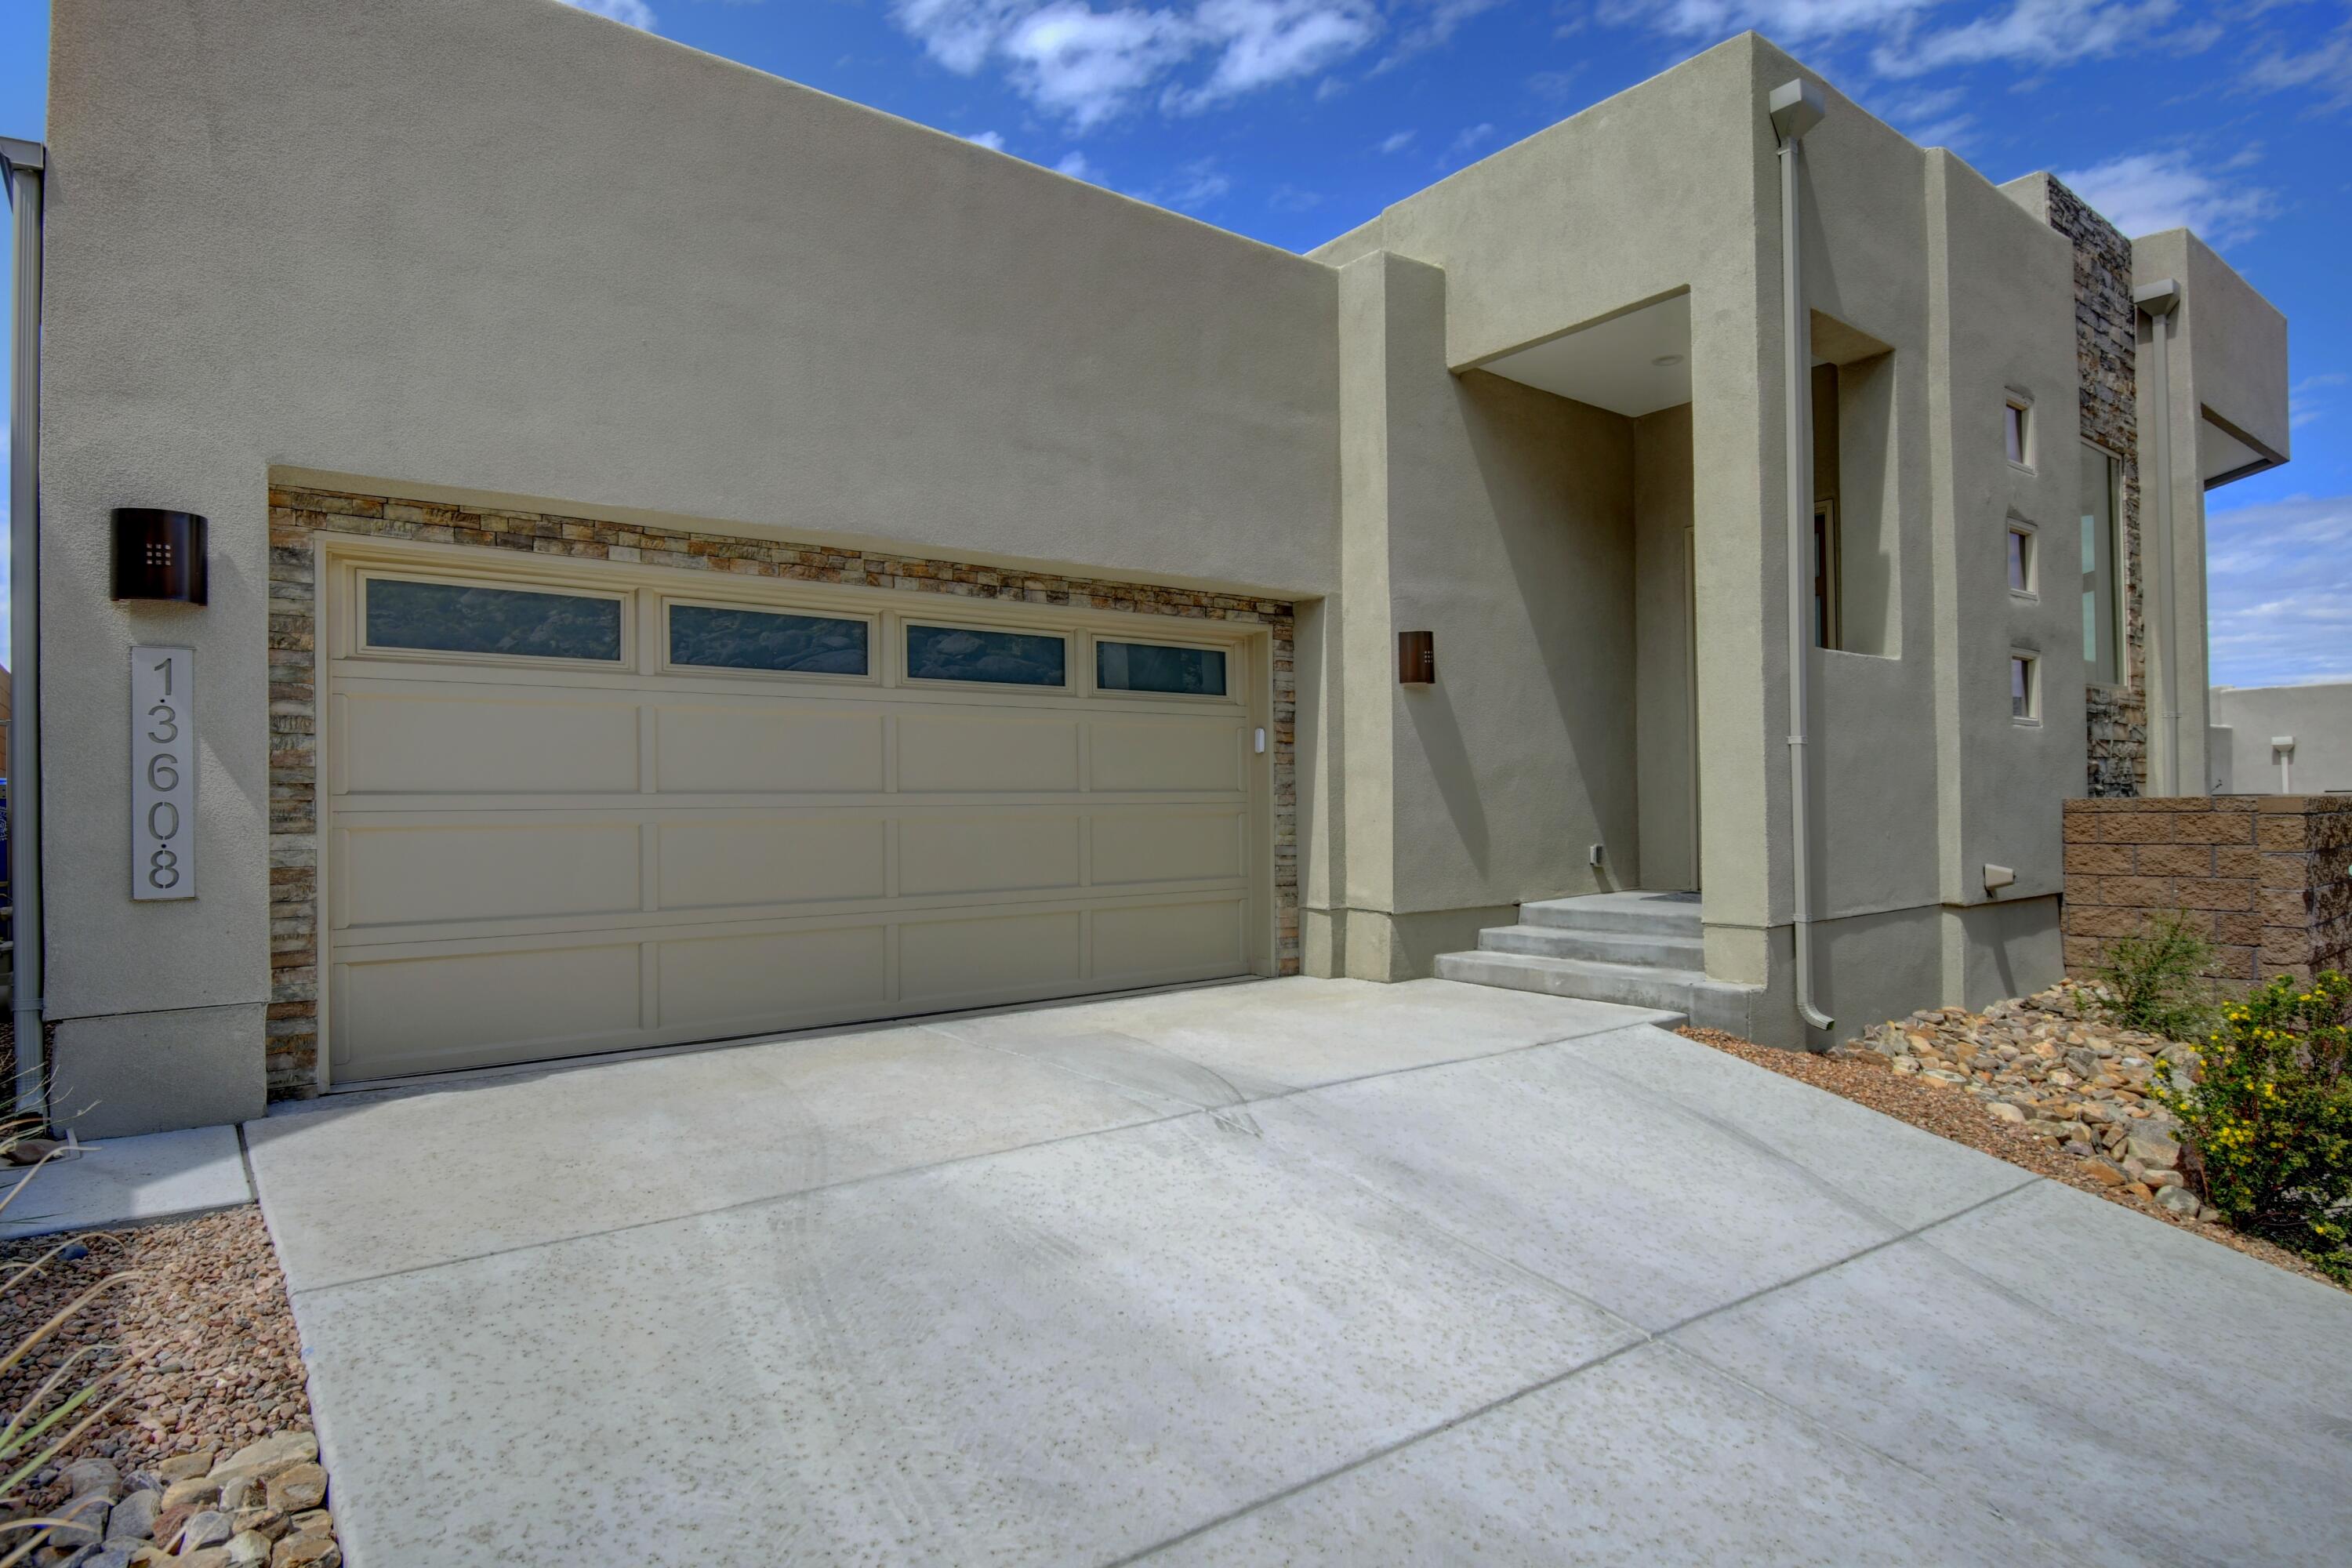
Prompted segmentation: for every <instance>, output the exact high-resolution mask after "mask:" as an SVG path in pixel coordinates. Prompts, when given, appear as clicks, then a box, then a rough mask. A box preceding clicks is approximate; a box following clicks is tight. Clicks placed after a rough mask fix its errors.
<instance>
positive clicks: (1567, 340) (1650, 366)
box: [1477, 294, 1691, 417]
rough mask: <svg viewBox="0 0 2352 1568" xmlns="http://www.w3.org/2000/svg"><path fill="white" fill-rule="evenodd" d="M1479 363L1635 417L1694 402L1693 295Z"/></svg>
mask: <svg viewBox="0 0 2352 1568" xmlns="http://www.w3.org/2000/svg"><path fill="white" fill-rule="evenodd" d="M1477 368H1479V369H1480V370H1484V371H1490V372H1492V373H1493V374H1496V375H1500V376H1507V377H1508V378H1509V379H1510V380H1512V381H1517V382H1524V383H1526V384H1528V385H1529V386H1537V387H1541V388H1542V389H1543V390H1544V391H1546V392H1550V393H1557V394H1559V395H1560V396H1562V397H1572V398H1574V399H1576V401H1577V402H1579V403H1590V404H1591V405H1593V406H1594V407H1596V408H1606V409H1608V410H1609V411H1610V412H1611V413H1612V414H1622V415H1625V416H1629V417H1633V416H1640V415H1643V414H1655V413H1656V412H1657V411H1658V410H1659V409H1661V408H1672V407H1673V406H1675V405H1676V404H1678V403H1688V402H1689V401H1690V400H1691V378H1690V296H1689V295H1688V294H1676V295H1674V296H1673V297H1671V298H1669V299H1664V300H1659V301H1658V302H1657V303H1656V304H1654V305H1644V306H1643V307H1642V308H1641V309H1640V310H1628V311H1626V312H1625V313H1624V314H1623V315H1622V316H1612V317H1610V318H1609V319H1608V320H1607V321H1595V322H1594V323H1593V324H1592V325H1591V326H1589V327H1580V328H1578V329H1577V330H1576V331H1572V332H1563V333H1561V334H1560V335H1559V337H1556V338H1547V339H1545V340H1544V341H1543V342H1539V343H1533V344H1530V345H1529V346H1528V347H1527V348H1523V349H1514V350H1512V351H1511V352H1510V353H1507V354H1504V355H1502V356H1501V357H1499V358H1497V359H1490V360H1488V361H1487V362H1486V363H1484V364H1482V365H1480V366H1478V367H1477Z"/></svg>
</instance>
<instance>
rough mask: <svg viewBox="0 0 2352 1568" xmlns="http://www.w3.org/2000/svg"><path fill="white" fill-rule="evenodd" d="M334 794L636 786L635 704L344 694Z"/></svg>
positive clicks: (560, 791)
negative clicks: (339, 762) (339, 774)
mask: <svg viewBox="0 0 2352 1568" xmlns="http://www.w3.org/2000/svg"><path fill="white" fill-rule="evenodd" d="M334 717H335V720H336V721H337V722H339V723H340V724H341V728H342V734H341V756H342V759H343V766H342V777H341V781H340V787H341V789H342V790H343V791H346V792H348V793H350V794H353V795H365V794H373V793H383V794H407V795H455V794H479V795H509V794H516V795H521V794H529V795H557V794H582V793H588V792H596V791H605V792H610V791H615V790H621V791H626V790H635V788H636V787H637V706H636V704H635V702H633V701H631V702H561V701H552V700H530V699H523V700H512V699H508V700H484V699H479V698H467V697H453V696H447V695H440V694H432V695H407V694H395V693H391V692H380V691H368V692H351V693H347V694H345V695H344V696H343V698H342V700H341V701H340V702H339V703H338V704H337V705H336V710H335V714H334Z"/></svg>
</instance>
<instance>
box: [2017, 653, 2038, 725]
mask: <svg viewBox="0 0 2352 1568" xmlns="http://www.w3.org/2000/svg"><path fill="white" fill-rule="evenodd" d="M2009 716H2010V717H2011V719H2014V720H2016V721H2018V722H2019V723H2021V724H2030V723H2032V722H2033V721H2036V720H2038V719H2040V718H2041V717H2042V661H2041V660H2040V659H2038V658H2034V657H2033V656H2032V654H2030V653H2012V654H2011V655H2010V656H2009Z"/></svg>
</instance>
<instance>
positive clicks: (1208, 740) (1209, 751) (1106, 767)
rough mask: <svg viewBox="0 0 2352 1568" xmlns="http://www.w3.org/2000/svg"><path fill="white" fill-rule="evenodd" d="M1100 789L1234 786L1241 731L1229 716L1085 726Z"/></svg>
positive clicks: (1239, 779)
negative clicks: (1224, 718)
mask: <svg viewBox="0 0 2352 1568" xmlns="http://www.w3.org/2000/svg"><path fill="white" fill-rule="evenodd" d="M1089 731H1090V736H1091V743H1092V745H1093V748H1094V759H1093V760H1094V777H1093V784H1094V787H1095V788H1097V789H1098V790H1218V791H1227V790H1232V791H1238V790H1240V789H1242V788H1243V787H1244V783H1245V780H1244V773H1243V769H1242V749H1241V731H1240V729H1239V727H1238V726H1236V725H1235V724H1234V722H1233V721H1230V720H1198V719H1176V718H1163V719H1155V720H1152V721H1149V722H1129V723H1120V722H1117V721H1108V720H1100V719H1097V720H1096V721H1094V723H1093V724H1092V725H1090V726H1089Z"/></svg>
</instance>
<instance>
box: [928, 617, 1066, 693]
mask: <svg viewBox="0 0 2352 1568" xmlns="http://www.w3.org/2000/svg"><path fill="white" fill-rule="evenodd" d="M1067 650H1068V645H1067V644H1066V643H1065V642H1064V641H1063V640H1062V639H1061V638H1060V637H1037V636H1033V635H1032V634H1030V633H1028V632H982V631H973V630H971V629H969V628H968V627H963V626H908V628H907V673H908V676H910V677H911V678H913V679H917V680H984V681H989V682H992V683H994V684H996V685H999V686H1061V685H1064V684H1066V678H1065V676H1064V674H1063V668H1064V665H1065V663H1066V659H1067V658H1068V651H1067Z"/></svg>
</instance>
